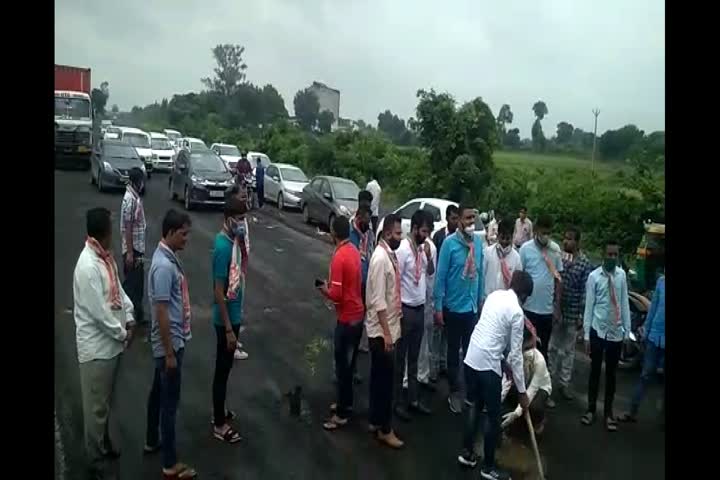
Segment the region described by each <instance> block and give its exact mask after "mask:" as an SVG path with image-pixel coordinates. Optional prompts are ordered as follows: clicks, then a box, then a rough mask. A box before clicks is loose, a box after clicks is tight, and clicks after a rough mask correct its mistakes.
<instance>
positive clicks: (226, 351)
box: [212, 196, 248, 443]
mask: <svg viewBox="0 0 720 480" xmlns="http://www.w3.org/2000/svg"><path fill="white" fill-rule="evenodd" d="M246 211H247V204H246V203H245V202H243V201H241V200H240V199H239V198H238V197H236V196H230V197H228V199H227V200H226V202H225V221H224V223H223V228H222V230H220V232H218V234H217V235H216V236H215V248H214V249H213V254H212V272H213V293H214V295H213V296H214V303H213V326H214V327H215V332H216V334H217V349H216V357H215V375H214V377H213V389H212V390H213V436H214V437H215V438H217V439H218V440H221V441H224V442H227V443H236V442H239V441H240V440H241V439H242V438H241V437H240V434H239V433H238V432H237V431H235V430H234V429H233V428H232V427H231V426H230V425H229V423H228V420H231V419H232V418H233V417H234V414H233V413H232V411H229V410H226V409H225V397H226V394H227V380H228V376H229V375H230V369H232V364H233V354H234V353H235V348H236V346H237V335H238V333H239V330H240V322H241V320H242V299H243V295H244V294H245V274H246V273H247V261H248V259H247V249H246V248H245V234H246V232H245V213H246Z"/></svg>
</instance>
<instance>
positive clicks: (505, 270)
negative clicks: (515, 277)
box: [495, 243, 512, 288]
mask: <svg viewBox="0 0 720 480" xmlns="http://www.w3.org/2000/svg"><path fill="white" fill-rule="evenodd" d="M511 248H512V247H511ZM495 251H496V252H497V255H498V258H500V270H501V271H502V276H503V283H505V288H510V280H511V279H512V274H511V273H510V267H508V265H507V262H506V261H505V257H507V255H508V254H506V253H504V252H503V251H502V247H501V246H500V244H499V243H498V244H497V246H496V247H495Z"/></svg>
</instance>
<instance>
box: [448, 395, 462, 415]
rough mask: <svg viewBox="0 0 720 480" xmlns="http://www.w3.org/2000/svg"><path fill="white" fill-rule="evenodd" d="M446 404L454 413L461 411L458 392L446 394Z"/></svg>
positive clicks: (460, 400)
mask: <svg viewBox="0 0 720 480" xmlns="http://www.w3.org/2000/svg"><path fill="white" fill-rule="evenodd" d="M448 405H449V406H450V411H451V412H452V413H454V414H456V415H459V414H461V413H462V399H461V398H460V394H458V393H451V394H450V395H449V396H448Z"/></svg>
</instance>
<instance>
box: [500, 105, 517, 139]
mask: <svg viewBox="0 0 720 480" xmlns="http://www.w3.org/2000/svg"><path fill="white" fill-rule="evenodd" d="M512 122H513V113H512V110H510V105H508V104H507V103H505V104H503V106H502V107H500V112H498V116H497V124H498V131H499V132H500V134H501V135H503V136H504V135H505V124H508V123H512ZM519 139H520V137H519V136H518V143H519Z"/></svg>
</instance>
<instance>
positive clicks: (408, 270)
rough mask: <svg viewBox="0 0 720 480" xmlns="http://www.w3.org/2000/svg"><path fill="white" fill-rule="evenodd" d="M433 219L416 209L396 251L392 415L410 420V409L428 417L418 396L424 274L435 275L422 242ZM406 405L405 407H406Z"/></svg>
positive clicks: (425, 293)
mask: <svg viewBox="0 0 720 480" xmlns="http://www.w3.org/2000/svg"><path fill="white" fill-rule="evenodd" d="M432 224H433V219H432V216H431V214H430V213H429V212H427V211H425V210H418V211H416V212H415V213H414V214H413V215H412V218H411V219H410V234H409V235H408V236H407V238H405V239H404V240H403V241H402V242H400V247H399V248H398V249H397V253H396V255H397V259H398V270H399V272H400V299H401V301H402V319H401V321H400V330H401V336H400V341H399V342H398V345H397V351H396V357H395V360H396V362H397V369H396V370H395V377H396V378H395V415H397V416H398V417H400V419H401V420H405V421H409V420H410V413H409V410H412V411H415V412H418V413H422V414H424V415H429V414H430V413H431V411H430V409H429V408H428V407H427V406H425V405H424V404H423V403H421V402H420V400H419V397H418V379H417V372H418V356H419V355H420V346H421V344H422V338H423V332H424V330H425V300H426V297H427V280H426V274H428V275H434V274H435V265H434V264H433V261H432V256H431V254H432V251H431V250H430V244H428V243H425V240H426V239H427V238H428V236H429V235H430V232H431V231H432ZM406 360H407V373H408V398H407V402H405V401H403V399H402V398H401V388H400V387H401V386H402V383H403V376H404V375H405V361H406ZM405 404H406V405H407V406H406V405H405Z"/></svg>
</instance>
